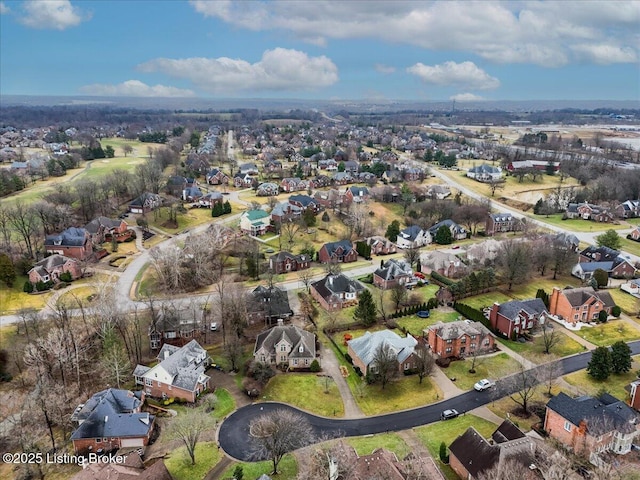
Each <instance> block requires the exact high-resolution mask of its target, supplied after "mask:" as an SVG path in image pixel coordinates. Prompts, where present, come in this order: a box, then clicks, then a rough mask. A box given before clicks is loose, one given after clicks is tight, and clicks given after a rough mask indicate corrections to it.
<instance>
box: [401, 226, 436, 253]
mask: <svg viewBox="0 0 640 480" xmlns="http://www.w3.org/2000/svg"><path fill="white" fill-rule="evenodd" d="M430 243H431V234H430V233H429V232H428V231H427V230H423V229H421V228H420V227H419V226H418V225H411V226H410V227H407V228H405V229H404V230H402V231H400V234H399V235H398V238H397V239H396V244H397V245H398V248H417V247H424V246H425V245H429V244H430Z"/></svg>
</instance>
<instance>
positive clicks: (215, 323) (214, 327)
mask: <svg viewBox="0 0 640 480" xmlns="http://www.w3.org/2000/svg"><path fill="white" fill-rule="evenodd" d="M211 331H212V332H217V331H218V322H213V323H212V324H211Z"/></svg>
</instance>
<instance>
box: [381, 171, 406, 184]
mask: <svg viewBox="0 0 640 480" xmlns="http://www.w3.org/2000/svg"><path fill="white" fill-rule="evenodd" d="M380 178H382V181H384V182H387V183H400V182H402V181H403V180H404V175H402V172H401V171H400V170H386V171H385V172H384V173H383V174H382V177H380Z"/></svg>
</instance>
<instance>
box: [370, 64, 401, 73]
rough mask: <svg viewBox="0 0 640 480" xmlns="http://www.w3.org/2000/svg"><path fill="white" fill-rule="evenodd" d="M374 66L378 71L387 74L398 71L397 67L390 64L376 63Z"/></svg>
mask: <svg viewBox="0 0 640 480" xmlns="http://www.w3.org/2000/svg"><path fill="white" fill-rule="evenodd" d="M373 68H375V69H376V72H378V73H384V74H385V75H388V74H390V73H393V72H395V71H396V67H391V66H389V65H383V64H382V63H376V64H375V65H374V66H373Z"/></svg>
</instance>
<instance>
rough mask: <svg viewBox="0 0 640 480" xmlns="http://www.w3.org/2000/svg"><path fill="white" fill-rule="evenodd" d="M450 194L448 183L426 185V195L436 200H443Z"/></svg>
mask: <svg viewBox="0 0 640 480" xmlns="http://www.w3.org/2000/svg"><path fill="white" fill-rule="evenodd" d="M449 195H451V189H450V188H449V186H448V185H429V186H428V187H427V197H429V198H435V199H436V200H444V199H445V198H447V197H448V196H449Z"/></svg>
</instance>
